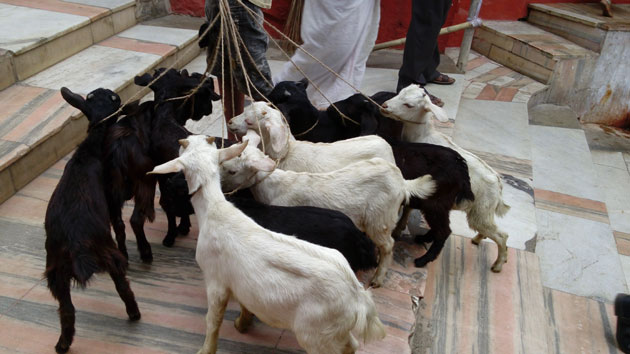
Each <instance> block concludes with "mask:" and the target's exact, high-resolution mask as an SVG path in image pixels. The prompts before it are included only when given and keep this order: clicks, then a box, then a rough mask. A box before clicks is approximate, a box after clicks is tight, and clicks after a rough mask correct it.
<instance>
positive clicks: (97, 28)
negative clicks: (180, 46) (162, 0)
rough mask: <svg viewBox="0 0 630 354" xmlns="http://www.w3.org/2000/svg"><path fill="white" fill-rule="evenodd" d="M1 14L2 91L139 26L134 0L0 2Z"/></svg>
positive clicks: (27, 0)
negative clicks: (117, 34)
mask: <svg viewBox="0 0 630 354" xmlns="http://www.w3.org/2000/svg"><path fill="white" fill-rule="evenodd" d="M0 15H1V17H2V19H3V20H2V21H0V33H2V34H0V90H1V89H4V88H6V87H8V86H10V85H11V84H13V83H14V82H17V81H20V80H24V79H26V78H28V77H30V76H33V75H35V74H37V73H38V72H40V71H42V70H44V69H46V68H48V67H50V66H52V65H54V64H56V63H58V62H60V61H62V60H64V59H66V58H68V57H70V56H71V55H73V54H76V53H78V52H80V51H81V50H83V49H85V48H87V47H89V46H91V45H92V44H94V43H98V42H100V41H102V40H103V39H105V38H108V37H110V36H112V35H114V34H116V33H119V32H121V31H123V30H125V29H127V28H129V27H131V26H133V25H135V24H136V17H135V1H133V0H67V1H60V0H0ZM35 24H36V25H35Z"/></svg>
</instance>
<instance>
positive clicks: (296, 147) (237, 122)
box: [228, 102, 396, 172]
mask: <svg viewBox="0 0 630 354" xmlns="http://www.w3.org/2000/svg"><path fill="white" fill-rule="evenodd" d="M228 128H229V129H230V130H231V131H233V132H234V133H235V134H237V135H239V136H243V135H244V134H245V133H246V132H247V130H248V129H251V130H254V131H255V132H257V133H258V134H260V135H261V136H262V138H263V140H262V141H263V143H264V144H265V152H266V153H267V154H269V157H271V158H272V159H274V160H277V161H279V164H278V167H279V168H281V169H283V170H290V171H296V172H328V171H334V170H337V169H340V168H342V167H345V166H348V165H349V164H351V163H353V162H357V161H361V160H367V159H371V158H374V157H380V158H382V159H383V160H385V161H388V162H391V163H393V164H395V163H396V162H395V160H394V154H393V153H392V148H391V146H390V145H389V144H388V143H387V142H386V141H385V140H383V139H382V138H380V137H378V136H376V135H368V136H360V137H357V138H353V139H347V140H341V141H337V142H334V143H311V142H308V141H301V140H295V137H294V136H293V135H292V134H291V130H290V129H289V126H288V125H287V124H286V122H285V121H284V119H283V118H282V113H280V111H278V110H276V109H274V108H273V107H271V106H270V105H269V104H267V103H265V102H254V103H252V104H251V105H250V106H248V107H246V108H245V110H244V112H243V113H241V114H240V115H238V116H236V117H234V118H232V119H231V120H230V121H229V122H228Z"/></svg>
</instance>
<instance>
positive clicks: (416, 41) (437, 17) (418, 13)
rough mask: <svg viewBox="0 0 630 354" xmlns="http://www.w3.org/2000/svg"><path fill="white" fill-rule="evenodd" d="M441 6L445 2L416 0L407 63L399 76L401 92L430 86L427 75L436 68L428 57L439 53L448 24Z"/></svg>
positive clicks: (398, 87)
mask: <svg viewBox="0 0 630 354" xmlns="http://www.w3.org/2000/svg"><path fill="white" fill-rule="evenodd" d="M436 3H437V4H436ZM441 5H442V2H441V1H434V0H412V2H411V23H410V24H409V29H408V31H407V41H406V43H405V50H404V52H403V63H402V66H401V67H400V71H399V72H398V85H397V91H400V89H402V88H404V87H406V86H407V85H409V84H411V83H416V84H421V85H424V84H426V82H427V81H426V77H425V76H424V75H423V73H425V72H427V68H430V67H431V66H432V65H434V60H435V59H434V57H433V54H428V53H434V52H435V50H436V49H435V48H436V46H437V37H438V34H439V33H440V28H441V26H442V24H443V23H444V18H443V13H444V9H443V6H441ZM438 54H439V53H438ZM438 60H439V57H438ZM435 67H437V66H434V67H433V70H435Z"/></svg>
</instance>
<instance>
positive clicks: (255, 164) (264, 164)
mask: <svg viewBox="0 0 630 354" xmlns="http://www.w3.org/2000/svg"><path fill="white" fill-rule="evenodd" d="M247 166H249V167H251V168H253V169H255V170H256V171H262V172H271V171H273V170H275V169H276V162H275V161H274V160H273V159H270V158H269V157H267V156H263V157H261V158H259V159H256V160H253V161H247Z"/></svg>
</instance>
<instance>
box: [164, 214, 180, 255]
mask: <svg viewBox="0 0 630 354" xmlns="http://www.w3.org/2000/svg"><path fill="white" fill-rule="evenodd" d="M162 209H164V212H165V213H166V220H167V222H168V231H167V232H166V236H164V239H163V240H162V245H164V246H165V247H173V244H174V243H175V237H177V219H176V217H175V212H174V211H173V210H171V209H170V208H164V206H162Z"/></svg>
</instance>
